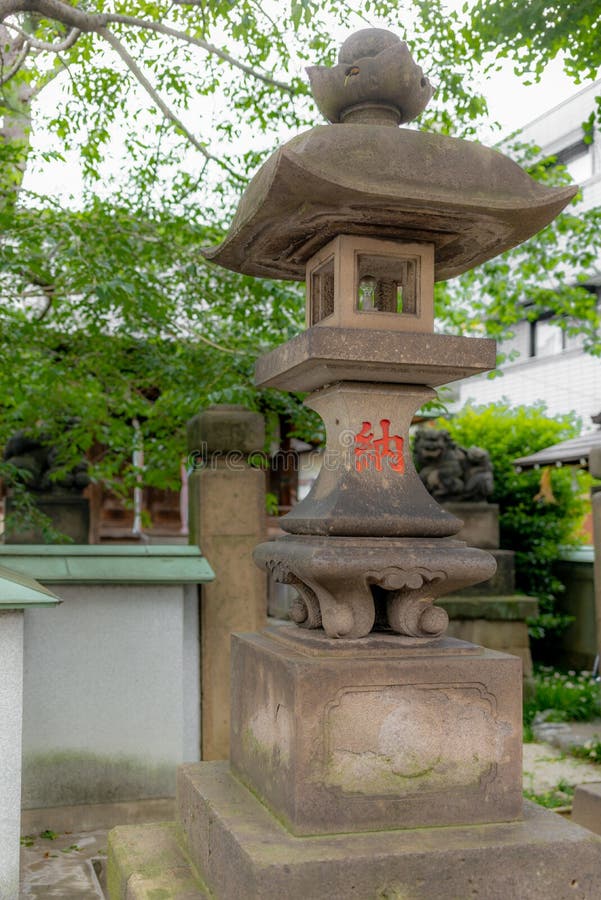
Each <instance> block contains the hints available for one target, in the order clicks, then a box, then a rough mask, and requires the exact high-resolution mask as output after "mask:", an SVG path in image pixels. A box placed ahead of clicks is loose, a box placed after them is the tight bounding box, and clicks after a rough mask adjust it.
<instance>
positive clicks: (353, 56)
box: [338, 28, 402, 65]
mask: <svg viewBox="0 0 601 900" xmlns="http://www.w3.org/2000/svg"><path fill="white" fill-rule="evenodd" d="M401 43H402V41H401V39H400V37H399V36H398V34H394V32H392V31H388V30H387V29H386V28H361V29H360V30H359V31H354V32H353V34H351V35H349V37H347V39H346V41H344V43H343V44H341V46H340V50H339V51H338V62H339V63H346V64H347V65H351V64H352V63H354V62H355V61H356V60H357V59H361V58H362V57H364V56H377V55H378V53H381V52H382V51H383V50H388V48H389V47H394V46H395V45H396V44H401Z"/></svg>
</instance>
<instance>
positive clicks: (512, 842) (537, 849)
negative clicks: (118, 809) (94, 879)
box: [111, 763, 601, 900]
mask: <svg viewBox="0 0 601 900" xmlns="http://www.w3.org/2000/svg"><path fill="white" fill-rule="evenodd" d="M178 796H179V804H180V815H181V819H182V822H183V824H184V826H185V829H186V832H187V839H188V849H189V851H190V854H191V856H192V858H193V860H194V862H195V863H196V865H197V866H198V867H199V869H200V870H201V871H202V874H203V879H204V880H205V881H206V883H207V885H208V886H209V888H210V890H211V891H212V892H213V893H214V896H215V897H216V898H217V900H232V898H234V897H235V898H238V897H240V898H242V897H244V898H248V900H273V898H276V897H287V898H289V900H324V898H326V897H327V898H328V900H348V898H349V897H353V898H356V900H375V898H378V900H385V898H389V900H401V898H402V900H434V898H436V900H466V898H468V897H472V896H474V897H475V896H478V897H482V898H486V900H509V898H514V897H515V898H518V897H519V898H520V900H543V898H544V900H568V898H572V897H574V898H578V900H597V898H598V897H599V896H600V895H601V840H600V839H599V838H597V837H596V836H595V835H592V834H590V832H587V831H585V830H584V829H582V828H579V827H578V826H576V825H572V824H571V823H570V822H567V821H565V820H564V819H562V818H561V817H560V816H558V815H556V814H555V813H552V812H549V811H548V810H545V809H542V808H541V807H538V806H535V805H534V804H530V803H526V804H525V805H524V820H523V821H520V822H511V823H502V824H490V825H478V826H469V827H457V826H455V827H448V828H420V829H418V830H407V831H379V832H373V833H369V834H366V833H362V834H343V835H329V836H321V837H307V838H297V837H293V836H292V835H290V834H288V833H287V832H286V830H285V829H283V828H282V827H281V825H280V824H279V823H278V822H277V821H276V820H275V819H274V818H273V817H272V816H271V815H270V814H269V812H268V811H267V810H266V809H265V807H264V806H263V805H262V804H260V803H259V802H258V801H257V800H256V799H255V798H254V797H253V796H252V795H251V794H250V793H249V792H248V791H246V790H245V789H244V788H243V787H242V786H241V785H240V784H239V782H238V781H237V780H236V779H235V778H233V777H232V776H231V774H230V773H229V771H228V768H227V764H224V763H200V764H196V765H190V766H183V767H182V768H181V769H180V771H179V776H178ZM111 900H113V897H112V895H111Z"/></svg>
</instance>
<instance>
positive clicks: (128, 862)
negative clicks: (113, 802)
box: [107, 822, 209, 900]
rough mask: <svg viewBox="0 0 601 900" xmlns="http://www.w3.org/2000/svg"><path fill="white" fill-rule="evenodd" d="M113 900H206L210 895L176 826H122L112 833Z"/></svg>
mask: <svg viewBox="0 0 601 900" xmlns="http://www.w3.org/2000/svg"><path fill="white" fill-rule="evenodd" d="M108 844H109V846H108V870H107V885H108V891H109V897H110V900H160V898H164V900H204V898H205V897H206V898H208V897H209V894H208V892H207V891H206V888H205V885H204V884H203V882H202V879H201V878H200V877H199V875H198V873H197V872H196V870H195V869H194V866H193V865H192V864H191V861H190V858H189V857H188V855H187V854H186V853H185V851H184V846H183V844H184V839H183V835H182V833H181V828H180V826H179V825H177V824H176V823H171V822H168V823H161V824H156V825H142V826H140V825H122V826H119V828H115V829H114V830H113V831H111V832H109V837H108Z"/></svg>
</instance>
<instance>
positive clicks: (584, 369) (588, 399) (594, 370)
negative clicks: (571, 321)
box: [454, 350, 601, 431]
mask: <svg viewBox="0 0 601 900" xmlns="http://www.w3.org/2000/svg"><path fill="white" fill-rule="evenodd" d="M504 397H507V398H508V399H509V400H510V402H511V403H512V404H513V405H520V404H527V405H531V404H533V403H536V402H537V401H539V400H543V401H544V402H545V403H546V404H547V409H548V412H549V414H550V415H551V416H556V415H560V414H562V413H567V412H575V413H576V414H577V415H578V416H580V417H581V418H582V425H583V431H590V430H592V429H594V428H595V426H594V425H593V424H592V422H591V420H590V417H591V415H595V414H597V413H598V412H600V411H601V360H599V359H597V358H595V357H592V356H588V355H587V354H585V353H583V352H582V351H580V350H571V351H570V350H566V351H564V352H563V353H561V354H560V355H559V356H546V357H540V358H533V359H526V360H524V362H518V363H515V364H514V365H512V366H508V367H507V368H505V369H504V370H503V375H502V376H501V377H498V378H493V379H490V378H487V377H486V376H480V375H479V376H477V377H475V378H470V379H466V380H465V381H463V382H462V383H461V405H463V404H465V403H466V402H467V401H468V400H473V401H474V402H475V403H478V404H480V403H494V402H496V401H498V400H501V399H502V398H504ZM454 407H455V408H457V407H456V405H454Z"/></svg>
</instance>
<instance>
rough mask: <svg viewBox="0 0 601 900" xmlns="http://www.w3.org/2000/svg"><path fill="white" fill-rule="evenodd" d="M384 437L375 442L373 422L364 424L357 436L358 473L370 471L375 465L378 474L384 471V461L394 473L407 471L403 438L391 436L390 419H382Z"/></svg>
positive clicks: (356, 466) (356, 457) (356, 461)
mask: <svg viewBox="0 0 601 900" xmlns="http://www.w3.org/2000/svg"><path fill="white" fill-rule="evenodd" d="M380 428H381V429H382V437H381V438H377V439H376V440H374V433H373V431H372V425H371V422H363V424H362V427H361V431H359V432H358V433H357V434H356V435H355V468H356V470H357V472H362V471H363V470H364V469H368V468H369V466H370V465H371V464H372V463H373V466H374V468H375V470H376V472H381V471H382V463H383V460H384V459H386V460H387V465H388V466H389V468H390V469H392V471H393V472H399V473H402V472H404V471H405V461H404V459H403V443H404V441H403V438H402V437H401V436H400V435H398V434H393V435H391V434H390V419H380Z"/></svg>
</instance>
